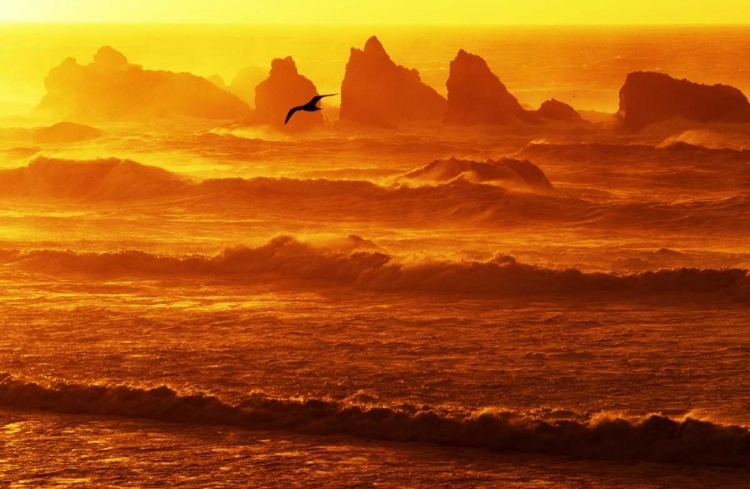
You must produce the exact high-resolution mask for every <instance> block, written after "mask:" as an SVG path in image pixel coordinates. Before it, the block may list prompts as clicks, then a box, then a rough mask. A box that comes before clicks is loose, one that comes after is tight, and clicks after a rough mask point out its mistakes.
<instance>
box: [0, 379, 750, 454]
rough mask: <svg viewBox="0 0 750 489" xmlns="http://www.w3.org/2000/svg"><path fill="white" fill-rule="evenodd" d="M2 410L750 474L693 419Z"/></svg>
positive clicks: (207, 406) (32, 401) (85, 405)
mask: <svg viewBox="0 0 750 489" xmlns="http://www.w3.org/2000/svg"><path fill="white" fill-rule="evenodd" d="M0 405H1V406H4V407H6V408H16V409H36V410H44V411H52V412H57V413H66V414H93V415H105V416H122V417H130V418H146V419H153V420H158V421H163V422H174V423H196V424H210V425H214V424H220V425H231V426H237V427H241V428H247V429H262V430H275V429H284V430H294V431H298V432H302V433H309V434H316V435H321V434H332V433H341V434H347V435H350V436H356V437H363V438H370V439H379V440H389V441H410V442H426V443H438V444H442V445H449V446H462V447H475V448H485V449H491V450H513V451H523V452H534V453H547V454H557V455H566V456H573V457H579V458H589V459H615V460H643V461H651V462H670V463H689V464H711V465H723V466H730V467H742V468H750V432H749V431H748V429H747V428H745V427H740V426H729V425H721V424H717V423H712V422H707V421H699V420H696V419H692V418H685V419H683V420H676V419H672V418H669V417H666V416H662V415H657V414H654V415H650V416H647V417H645V418H642V419H639V420H627V419H622V418H611V417H606V416H604V417H595V418H591V419H589V420H588V421H579V420H574V419H556V420H551V421H547V420H543V419H540V418H538V417H536V416H533V415H524V414H521V413H514V412H509V411H495V410H483V411H455V410H453V411H449V410H445V409H439V408H433V407H429V406H414V405H411V404H401V405H398V406H387V405H381V406H376V405H370V404H352V403H347V402H339V401H333V400H328V399H302V398H272V397H268V396H266V395H263V394H260V393H256V394H254V395H252V396H250V397H249V398H247V399H246V400H244V401H242V402H240V403H239V404H237V405H232V404H229V403H227V402H224V401H222V400H221V399H219V398H218V397H215V396H211V395H207V394H202V393H200V394H194V395H180V394H178V393H177V392H175V391H174V390H172V389H170V388H168V387H166V386H161V387H156V388H152V389H142V388H136V387H129V386H94V385H78V384H68V383H63V382H61V383H57V384H54V385H42V384H38V383H34V382H25V381H22V380H18V379H15V378H14V377H13V376H11V375H10V374H7V373H5V374H0Z"/></svg>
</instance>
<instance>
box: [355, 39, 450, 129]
mask: <svg viewBox="0 0 750 489" xmlns="http://www.w3.org/2000/svg"><path fill="white" fill-rule="evenodd" d="M445 107H446V101H445V99H444V98H443V97H442V96H441V95H440V94H439V93H437V92H436V91H435V89H433V88H432V87H430V86H428V85H426V84H425V83H423V82H422V80H421V78H420V77H419V72H418V71H417V70H410V69H408V68H405V67H403V66H399V65H397V64H396V63H394V62H393V60H391V58H390V57H389V56H388V53H386V51H385V49H384V48H383V45H382V44H381V43H380V41H379V40H378V39H377V37H371V38H370V39H368V40H367V43H366V44H365V47H364V50H359V49H356V48H352V50H351V54H350V56H349V62H348V63H347V65H346V73H345V75H344V81H343V83H342V85H341V113H340V119H341V120H345V121H353V122H358V123H362V124H367V125H374V126H381V127H392V126H393V125H394V124H398V123H402V122H408V121H429V120H440V119H442V117H443V115H444V114H445Z"/></svg>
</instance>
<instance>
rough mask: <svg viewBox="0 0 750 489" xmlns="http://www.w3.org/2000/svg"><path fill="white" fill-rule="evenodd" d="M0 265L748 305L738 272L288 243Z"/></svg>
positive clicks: (43, 255)
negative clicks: (443, 256)
mask: <svg viewBox="0 0 750 489" xmlns="http://www.w3.org/2000/svg"><path fill="white" fill-rule="evenodd" d="M0 263H3V264H4V265H5V266H13V267H18V268H21V269H24V270H29V271H35V272H42V273H49V274H65V273H84V274H97V275H103V276H156V277H159V276H175V275H178V276H180V275H182V276H189V275H196V274H200V275H211V276H219V277H221V276H224V277H241V279H242V280H244V281H247V282H249V283H251V282H253V281H259V280H262V281H266V282H268V281H274V280H278V281H292V282H299V283H300V284H309V285H313V286H325V285H336V286H350V287H355V288H361V289H365V290H373V291H384V292H387V291H429V292H447V293H458V294H463V293H466V294H477V293H478V294H497V295H514V294H570V295H586V294H589V295H590V294H598V293H617V294H624V295H633V294H636V295H637V294H657V293H667V294H669V293H674V294H684V293H695V294H720V295H721V296H724V297H732V298H735V299H741V300H747V299H748V298H750V277H749V276H748V272H747V271H746V270H741V269H723V270H713V269H696V268H680V269H673V270H659V271H648V272H643V273H638V274H632V275H617V274H612V273H584V272H581V271H580V270H578V269H568V270H555V269H548V268H540V267H536V266H532V265H526V264H522V263H518V262H517V261H516V260H515V259H514V258H513V257H510V256H506V255H498V256H496V257H495V258H493V259H491V260H488V261H465V262H454V261H436V260H433V261H429V260H427V261H419V262H402V261H399V260H398V259H396V258H395V257H393V256H390V255H388V254H385V253H382V252H380V251H372V250H371V249H370V250H366V251H361V250H359V249H356V247H355V249H354V250H353V251H351V252H345V251H341V250H338V249H334V248H326V247H315V246H312V245H310V244H307V243H303V242H300V241H297V240H296V239H294V238H292V237H289V236H280V237H277V238H274V239H273V240H271V241H270V242H268V243H267V244H265V245H262V246H259V247H256V248H249V247H236V248H229V249H226V250H224V251H223V252H222V253H220V254H218V255H215V256H203V255H196V256H188V257H178V256H169V255H156V254H150V253H146V252H143V251H136V250H129V251H119V252H112V253H77V252H73V251H57V250H36V251H27V252H19V251H6V252H3V253H0Z"/></svg>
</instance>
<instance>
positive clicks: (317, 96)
mask: <svg viewBox="0 0 750 489" xmlns="http://www.w3.org/2000/svg"><path fill="white" fill-rule="evenodd" d="M334 95H338V93H329V94H327V95H316V96H314V97H313V98H312V100H310V102H309V103H310V104H311V105H315V104H317V103H318V102H320V99H322V98H324V97H333V96H334Z"/></svg>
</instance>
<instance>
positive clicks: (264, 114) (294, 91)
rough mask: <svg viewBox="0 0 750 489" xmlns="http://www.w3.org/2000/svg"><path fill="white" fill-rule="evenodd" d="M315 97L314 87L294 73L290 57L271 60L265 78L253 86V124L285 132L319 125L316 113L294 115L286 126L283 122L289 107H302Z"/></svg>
mask: <svg viewBox="0 0 750 489" xmlns="http://www.w3.org/2000/svg"><path fill="white" fill-rule="evenodd" d="M317 94H318V90H317V88H315V84H314V83H313V82H312V81H310V80H309V79H307V78H305V77H304V76H302V75H300V74H299V72H298V71H297V65H296V64H295V63H294V60H293V59H292V58H291V56H290V57H286V58H284V59H274V60H273V62H272V63H271V72H270V73H269V76H268V78H267V79H265V80H264V81H262V82H261V83H259V84H258V86H257V87H255V111H254V113H253V116H252V118H251V120H252V122H253V123H255V124H268V125H270V126H273V127H276V128H278V129H282V128H283V129H285V130H288V131H303V130H308V129H311V128H313V127H315V126H321V125H322V124H323V115H322V114H321V113H320V112H297V113H296V114H295V115H294V117H292V119H291V120H290V121H289V123H288V124H286V125H285V124H284V119H285V118H286V114H287V112H288V111H289V109H290V108H292V107H295V106H298V105H303V104H306V103H307V102H309V101H310V99H312V98H313V97H314V96H315V95H317Z"/></svg>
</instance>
